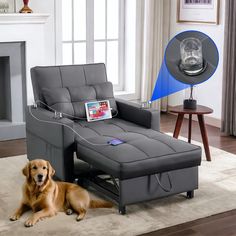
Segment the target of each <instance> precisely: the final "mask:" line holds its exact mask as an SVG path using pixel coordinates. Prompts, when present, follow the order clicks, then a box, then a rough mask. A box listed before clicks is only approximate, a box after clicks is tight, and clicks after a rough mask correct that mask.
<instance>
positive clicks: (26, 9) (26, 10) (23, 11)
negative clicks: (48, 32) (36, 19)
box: [20, 0, 33, 13]
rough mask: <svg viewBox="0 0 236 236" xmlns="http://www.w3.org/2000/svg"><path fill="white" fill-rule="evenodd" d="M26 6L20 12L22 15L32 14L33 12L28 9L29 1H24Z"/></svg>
mask: <svg viewBox="0 0 236 236" xmlns="http://www.w3.org/2000/svg"><path fill="white" fill-rule="evenodd" d="M23 3H24V6H23V8H22V9H21V10H20V13H32V12H33V11H32V10H31V9H30V8H29V7H28V3H29V0H23Z"/></svg>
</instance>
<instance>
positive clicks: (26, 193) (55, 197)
mask: <svg viewBox="0 0 236 236" xmlns="http://www.w3.org/2000/svg"><path fill="white" fill-rule="evenodd" d="M22 172H23V174H24V175H25V176H26V181H25V183H24V185H23V198H22V201H21V205H20V207H19V208H18V209H17V210H16V211H15V214H14V215H13V216H11V217H10V220H12V221H15V220H18V219H19V218H20V217H21V215H22V214H23V213H24V212H26V211H27V210H29V209H32V210H33V214H32V215H31V216H30V217H29V218H28V219H27V220H26V222H25V226H26V227H30V226H33V225H35V224H36V223H37V222H38V221H39V220H40V219H43V218H45V217H51V216H54V215H56V214H57V212H59V211H64V212H66V214H68V215H70V214H72V213H73V211H74V212H76V213H77V218H76V220H77V221H80V220H82V219H83V218H84V216H85V214H86V212H87V210H88V208H100V207H104V208H110V207H112V206H113V204H112V203H110V202H106V201H102V200H91V199H90V196H89V194H88V192H87V191H86V190H85V189H83V188H82V187H80V186H78V185H76V184H72V183H66V182H58V181H53V180H52V176H53V175H54V174H55V170H54V169H53V168H52V166H51V165H50V163H49V162H48V161H45V160H42V159H37V160H33V161H30V162H29V163H28V164H27V165H26V166H25V167H24V169H23V170H22Z"/></svg>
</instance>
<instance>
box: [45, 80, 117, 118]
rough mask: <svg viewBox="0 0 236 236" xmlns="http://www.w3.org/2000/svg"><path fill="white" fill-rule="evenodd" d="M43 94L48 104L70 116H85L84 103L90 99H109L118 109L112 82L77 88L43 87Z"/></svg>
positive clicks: (114, 108)
mask: <svg viewBox="0 0 236 236" xmlns="http://www.w3.org/2000/svg"><path fill="white" fill-rule="evenodd" d="M42 94H43V97H44V100H45V102H46V103H47V105H48V106H50V107H51V108H53V109H55V110H57V111H60V112H63V113H65V114H67V116H68V117H70V118H73V117H74V118H75V119H76V117H77V118H85V117H86V112H85V105H84V104H85V103H86V102H90V101H100V100H109V101H110V105H111V108H112V109H113V110H114V111H116V110H117V107H116V102H115V99H114V96H113V89H112V83H111V82H105V83H101V84H96V85H90V86H89V85H87V86H81V87H77V88H76V87H67V88H43V89H42Z"/></svg>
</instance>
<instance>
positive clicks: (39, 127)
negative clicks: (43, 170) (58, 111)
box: [25, 107, 75, 181]
mask: <svg viewBox="0 0 236 236" xmlns="http://www.w3.org/2000/svg"><path fill="white" fill-rule="evenodd" d="M31 112H32V114H33V115H34V116H35V117H37V118H38V119H40V120H44V121H48V122H58V123H61V124H65V125H67V126H70V127H73V123H74V122H73V121H72V120H70V119H67V118H63V119H60V120H55V119H54V118H53V117H54V114H53V113H52V112H50V111H47V110H45V109H43V108H40V107H39V108H37V109H31V110H30V107H27V108H26V111H25V114H26V135H27V136H26V137H27V156H28V159H29V160H32V159H35V158H42V159H46V160H48V161H49V162H50V163H51V164H52V166H53V167H54V168H55V170H56V176H57V177H58V178H60V179H61V180H64V181H73V179H74V173H73V169H74V162H73V153H74V151H75V142H74V141H75V139H74V133H73V132H72V131H71V130H69V129H68V128H67V127H65V126H63V125H55V124H54V123H45V122H39V121H38V120H36V119H35V118H34V117H32V115H31V114H30V113H31Z"/></svg>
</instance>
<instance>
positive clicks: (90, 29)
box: [56, 0, 125, 91]
mask: <svg viewBox="0 0 236 236" xmlns="http://www.w3.org/2000/svg"><path fill="white" fill-rule="evenodd" d="M71 1H72V4H71V8H72V9H71V12H72V15H71V22H72V29H71V34H72V35H71V40H63V39H62V29H61V30H60V31H61V36H60V39H58V43H59V41H60V46H59V47H57V48H56V50H57V57H56V63H57V64H62V63H63V53H62V48H63V44H67V43H68V44H71V45H72V64H74V63H75V50H74V49H75V44H76V43H86V63H93V62H94V44H95V42H105V58H106V62H107V42H111V41H117V42H118V84H114V85H113V86H114V90H115V91H123V90H124V78H125V76H124V60H125V59H124V57H125V52H124V38H125V36H124V28H125V26H124V23H125V20H124V17H125V15H124V11H125V9H124V7H125V3H124V1H125V0H118V1H119V21H118V24H119V25H118V38H117V39H107V1H109V0H105V7H106V9H105V12H106V16H105V38H104V39H94V0H86V39H85V40H75V39H74V1H76V0H71ZM57 2H58V4H56V5H58V7H57V12H58V13H59V12H60V11H62V0H59V1H57ZM61 18H62V16H61ZM57 20H58V18H57ZM60 23H62V19H60ZM60 23H58V24H60ZM61 25H62V24H61ZM56 32H58V31H57V30H56ZM106 62H105V64H106ZM108 80H109V78H108Z"/></svg>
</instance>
